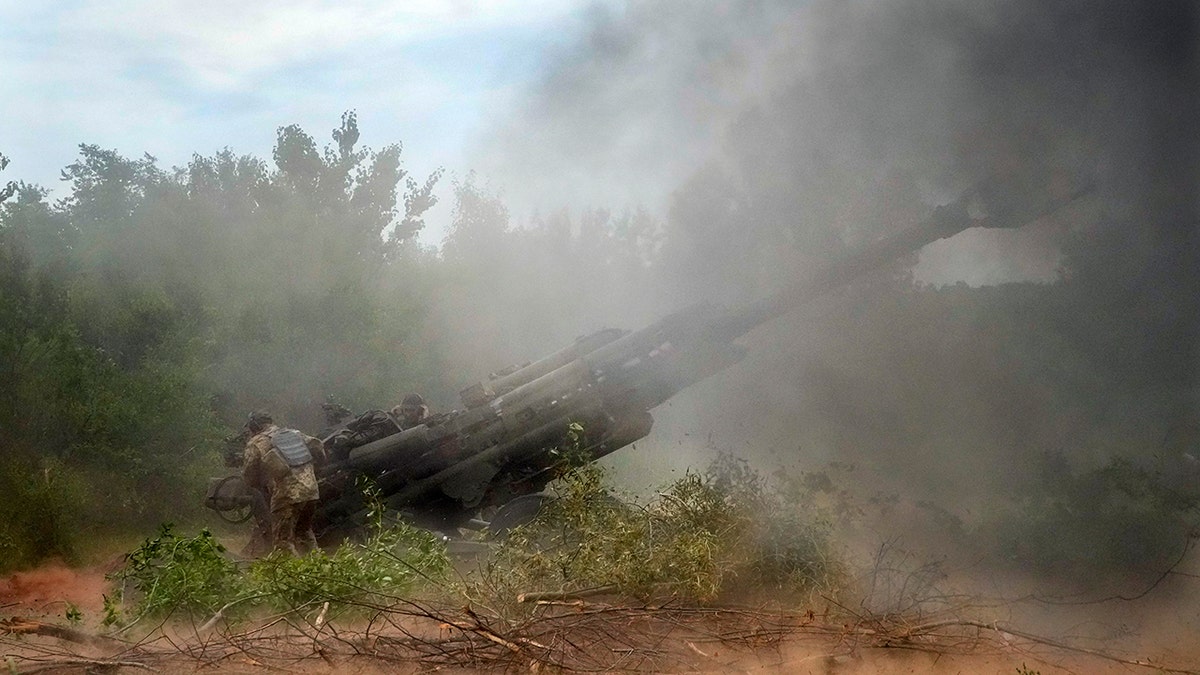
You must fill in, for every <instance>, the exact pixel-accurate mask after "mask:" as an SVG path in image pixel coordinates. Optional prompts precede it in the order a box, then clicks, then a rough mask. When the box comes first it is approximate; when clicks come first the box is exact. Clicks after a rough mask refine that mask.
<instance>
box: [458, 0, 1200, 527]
mask: <svg viewBox="0 0 1200 675" xmlns="http://www.w3.org/2000/svg"><path fill="white" fill-rule="evenodd" d="M1198 29H1200V9H1198V6H1197V5H1196V4H1195V3H1193V2H1185V1H1167V2H1088V1H1083V0H1079V1H1068V2H1057V3H1042V2H1033V1H989V2H985V1H983V0H974V1H967V2H962V1H958V0H954V1H951V0H937V1H933V2H929V1H919V2H918V1H907V2H876V1H869V0H849V1H847V0H823V1H820V0H819V1H816V2H784V1H782V0H775V1H771V0H762V1H759V2H719V1H716V0H713V1H709V2H690V3H675V2H667V1H663V0H646V1H640V2H639V1H632V2H628V3H626V4H625V6H624V7H623V8H622V9H620V10H609V11H602V10H597V12H596V14H595V17H594V22H593V28H592V30H591V32H590V33H589V35H588V38H587V39H586V40H585V41H583V42H582V43H580V44H577V45H575V46H574V48H573V49H569V50H565V51H564V53H562V54H561V55H560V58H559V61H558V63H557V65H556V67H554V68H553V69H552V70H551V72H550V74H549V75H548V77H547V78H546V79H545V81H544V82H543V83H542V85H541V86H540V87H539V88H538V89H537V90H535V91H533V92H531V94H530V96H529V97H527V99H526V100H525V101H524V102H523V105H522V107H521V108H520V109H519V110H517V111H514V115H513V118H512V120H513V121H511V122H510V123H508V124H505V125H501V126H500V128H499V130H498V131H497V133H496V135H495V138H494V139H493V140H492V142H491V143H490V144H489V146H488V147H487V149H486V150H485V151H483V152H482V154H481V157H482V158H483V159H482V160H481V161H482V162H483V165H484V166H485V167H486V166H488V165H489V164H488V160H489V158H496V157H504V174H503V180H504V181H505V184H504V188H505V190H506V194H507V195H508V196H509V197H510V198H511V202H512V204H513V205H514V207H515V208H514V213H517V214H519V213H520V211H521V209H529V208H533V207H535V206H536V207H540V208H542V209H547V208H556V207H559V206H563V203H562V202H563V201H564V200H571V199H574V200H576V201H575V202H574V203H573V204H568V205H573V206H575V207H579V206H580V205H583V204H594V203H597V202H604V201H608V202H609V203H611V202H613V201H617V202H620V201H621V200H627V201H642V202H644V203H646V204H648V205H649V206H651V208H655V209H658V212H659V213H661V214H662V217H663V218H664V220H665V243H664V244H663V246H662V248H661V250H659V252H658V253H659V256H660V257H659V259H658V261H657V263H658V265H657V272H658V274H659V277H658V280H659V284H658V285H657V286H655V287H654V292H655V293H657V296H658V298H659V299H660V301H661V302H662V304H663V305H664V306H677V305H679V304H682V303H685V302H688V301H693V300H697V299H714V298H715V299H721V300H731V301H736V300H739V299H744V298H750V297H757V296H758V295H761V294H762V293H764V292H766V291H767V290H768V289H770V288H775V287H779V286H780V285H782V284H784V283H786V282H787V280H789V279H791V278H793V277H794V276H795V275H797V274H799V273H801V272H803V271H804V270H805V269H806V268H807V267H808V266H809V265H810V264H811V263H812V262H814V261H816V260H821V259H825V258H827V257H829V256H831V255H835V254H836V253H838V252H840V251H842V250H844V249H845V248H847V247H853V246H855V245H857V244H860V243H862V242H863V241H867V240H869V239H871V238H873V237H874V236H877V235H879V234H881V233H883V232H886V231H889V230H892V229H894V228H899V227H903V226H905V225H908V224H910V223H912V222H914V221H916V220H918V219H920V218H922V217H924V216H925V214H927V213H928V212H929V210H930V209H931V208H932V207H933V206H934V205H937V204H941V203H946V202H948V201H951V200H954V199H956V198H958V197H959V196H960V195H963V194H965V193H968V194H971V195H972V196H973V197H974V198H975V207H974V208H975V213H976V214H977V215H984V214H986V215H992V216H1008V215H1011V216H1012V217H1015V218H1022V217H1025V216H1028V217H1030V218H1032V217H1033V214H1034V213H1035V212H1036V208H1035V205H1037V204H1039V203H1043V202H1044V201H1046V200H1047V199H1054V198H1062V197H1065V196H1066V195H1068V194H1071V193H1072V192H1074V191H1075V190H1077V189H1079V188H1080V186H1083V185H1093V186H1094V187H1095V190H1094V192H1093V194H1092V196H1091V197H1089V198H1088V199H1087V200H1086V203H1085V205H1084V207H1081V208H1073V209H1070V210H1066V211H1064V212H1063V213H1060V214H1056V215H1055V216H1053V217H1050V218H1047V219H1043V220H1041V221H1040V222H1038V223H1037V224H1035V225H1033V226H1030V227H1028V228H1025V229H1023V230H1021V231H1017V232H1009V233H996V234H988V235H981V234H979V233H968V234H965V235H963V236H960V237H959V238H957V239H956V240H954V241H952V242H948V243H945V244H943V245H940V246H937V247H930V249H929V250H927V251H926V252H925V253H924V254H923V255H922V258H923V259H922V262H921V265H919V266H918V267H917V268H916V269H917V272H916V274H917V275H918V276H917V281H918V282H920V281H930V280H936V281H938V282H939V283H951V284H952V283H953V282H954V281H955V280H959V279H962V280H969V281H971V282H973V283H979V282H981V281H984V282H987V283H991V284H996V283H1000V282H1022V281H1024V282H1036V284H1027V285H1018V284H1008V285H1006V286H997V287H996V288H993V289H980V290H972V289H969V288H960V289H946V290H944V291H941V292H934V291H932V290H929V289H926V290H925V291H923V292H922V293H921V294H920V295H916V296H914V295H912V291H911V290H906V287H905V286H904V284H903V283H901V284H898V285H897V284H895V283H894V282H892V283H890V284H889V283H883V284H881V285H879V287H877V288H872V287H870V286H868V287H867V288H858V289H854V290H851V291H850V292H848V293H845V294H843V295H842V297H838V298H833V299H830V300H829V301H826V302H822V303H819V304H818V305H817V306H815V307H812V308H810V309H808V310H806V311H804V312H802V313H800V314H796V315H794V316H793V317H791V318H790V319H788V320H785V321H781V322H778V323H777V324H776V325H774V326H771V327H768V328H766V329H763V330H761V331H759V333H758V334H757V335H753V336H751V338H750V342H751V343H752V344H751V346H752V347H753V348H755V349H752V356H751V359H750V360H749V361H748V362H747V363H745V364H744V365H743V366H742V367H739V368H738V369H736V370H734V371H731V372H729V373H726V374H724V375H722V376H720V377H719V378H716V379H714V380H711V381H709V382H707V383H704V384H703V385H701V386H699V387H697V388H695V389H693V390H691V391H689V392H685V393H684V394H683V395H681V396H680V397H677V399H675V400H674V401H673V402H672V403H671V404H670V406H669V407H667V408H666V409H664V410H660V411H658V413H657V417H658V418H659V425H658V429H659V431H658V433H657V434H656V435H655V437H653V439H652V441H651V443H648V444H647V446H648V447H642V446H639V448H640V449H639V451H637V452H626V453H625V455H624V459H623V460H622V461H625V462H627V463H628V464H629V465H630V466H632V467H636V468H637V470H638V471H643V470H646V469H648V468H649V467H650V466H652V465H656V464H662V463H666V464H669V465H673V466H676V467H678V466H681V465H685V464H687V463H689V462H691V461H695V459H696V458H697V457H702V456H704V455H705V454H706V453H708V452H710V451H711V450H712V449H714V448H715V449H722V448H726V449H733V450H735V451H736V452H738V453H744V454H746V455H750V456H756V455H757V456H760V458H761V455H762V454H763V453H764V449H771V450H772V451H773V452H774V453H776V454H777V455H782V456H783V457H784V460H783V461H785V462H787V461H793V460H797V459H798V460H799V461H800V462H802V465H805V466H811V465H813V464H814V463H820V462H822V461H825V460H828V459H858V460H865V461H866V462H868V463H871V464H873V465H876V466H879V467H880V468H882V469H883V470H886V471H891V472H893V475H895V476H898V477H900V478H902V479H903V480H904V481H905V482H906V485H907V486H908V487H909V488H910V489H911V490H912V492H914V493H916V494H918V495H922V496H934V497H939V498H942V499H945V500H948V502H949V503H951V504H952V505H954V504H962V503H965V502H963V501H962V500H968V499H972V498H974V499H978V498H979V490H978V488H979V486H980V485H981V484H991V485H994V486H997V487H1001V488H1003V489H1007V488H1009V487H1013V486H1016V485H1023V484H1026V483H1027V482H1028V481H1034V480H1035V479H1034V478H1032V477H1031V476H1032V475H1033V474H1036V473H1037V472H1038V471H1040V470H1041V469H1039V468H1038V467H1039V466H1041V467H1044V466H1045V465H1044V463H1043V464H1039V460H1038V458H1039V457H1041V456H1043V455H1045V454H1047V453H1051V454H1053V453H1062V454H1063V455H1064V456H1065V457H1066V459H1067V461H1068V462H1069V465H1070V466H1073V467H1076V468H1077V469H1079V470H1086V469H1087V468H1089V467H1094V466H1099V465H1102V464H1104V462H1106V461H1108V460H1110V459H1111V458H1113V457H1117V456H1132V457H1134V458H1135V459H1136V460H1138V461H1143V462H1149V461H1150V460H1151V459H1152V458H1153V457H1155V456H1156V453H1157V454H1161V453H1162V452H1163V451H1164V450H1165V449H1168V448H1164V445H1163V443H1162V439H1163V438H1164V437H1169V438H1176V439H1178V438H1182V439H1184V440H1180V441H1172V443H1171V444H1170V445H1171V448H1169V450H1171V451H1172V452H1175V451H1179V452H1182V451H1184V450H1188V449H1191V450H1193V451H1195V450H1196V449H1197V448H1198V447H1200V435H1195V434H1194V435H1193V436H1195V437H1194V438H1190V437H1188V436H1187V434H1181V433H1179V432H1178V430H1179V429H1188V428H1195V426H1196V425H1195V422H1196V419H1197V418H1198V417H1200V398H1198V397H1197V387H1196V375H1197V367H1198V366H1200V359H1198V356H1197V352H1196V345H1197V344H1198V342H1200V314H1198V312H1200V305H1198V304H1197V302H1196V298H1197V297H1200V243H1198V237H1197V209H1196V206H1197V204H1196V197H1195V195H1196V192H1197V187H1198V186H1200V180H1198V174H1197V167H1196V158H1197V155H1198V153H1197V139H1198V138H1200V134H1197V129H1196V122H1197V120H1200V115H1198V113H1200V106H1198V104H1197V93H1198V92H1200V87H1197V84H1198V82H1197V79H1198V78H1197V77H1196V75H1197V66H1198V64H1197V49H1198V47H1197V45H1200V40H1198V39H1197V38H1198V37H1200V30H1198ZM906 262H907V263H909V264H911V263H914V262H916V260H915V258H914V259H913V260H909V261H906ZM981 266H986V269H981ZM895 272H896V275H898V276H899V277H900V278H903V277H904V276H905V275H906V274H907V272H906V271H905V270H904V269H903V268H900V269H897V270H895ZM884 281H885V282H887V281H888V280H884ZM953 332H957V333H960V334H961V336H960V337H958V338H954V337H953V336H952V335H951V333H953ZM955 340H957V341H955ZM685 433H687V434H691V436H690V439H691V440H688V441H682V442H681V441H680V439H681V438H682V437H683V435H684V434H685ZM655 439H656V440H655ZM668 439H669V440H668ZM655 443H657V444H658V445H657V446H655ZM702 446H707V448H706V447H702ZM655 453H658V456H659V457H669V458H670V459H667V460H662V459H654V458H653V457H654V455H655ZM681 453H682V454H681ZM1014 481H1017V482H1016V483H1014ZM960 513H961V511H960Z"/></svg>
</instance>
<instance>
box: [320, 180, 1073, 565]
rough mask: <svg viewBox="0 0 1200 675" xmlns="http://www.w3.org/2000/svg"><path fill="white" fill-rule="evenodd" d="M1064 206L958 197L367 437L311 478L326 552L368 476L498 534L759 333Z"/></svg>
mask: <svg viewBox="0 0 1200 675" xmlns="http://www.w3.org/2000/svg"><path fill="white" fill-rule="evenodd" d="M1077 195H1078V193H1077ZM1077 195H1072V196H1071V197H1070V198H1069V199H1070V200H1073V199H1074V198H1075V196H1077ZM1062 203H1064V200H1059V201H1057V202H1055V203H1051V204H1041V205H1039V208H1038V209H1037V210H1036V211H1035V212H1033V213H1028V212H1027V213H1026V214H1025V215H1026V217H1021V218H1019V220H1018V217H1016V216H1015V215H1014V216H1009V217H1007V218H1005V219H1004V220H1003V221H1000V220H999V219H997V218H995V217H992V218H987V217H984V218H974V219H973V218H972V217H970V215H969V214H968V210H967V198H963V199H961V200H959V201H958V202H955V203H953V204H950V205H947V206H942V207H939V208H937V209H936V210H935V211H934V212H933V214H932V215H931V217H930V218H928V219H927V220H926V221H925V222H923V223H921V224H920V225H918V226H916V227H913V228H910V229H907V230H904V231H901V232H898V233H895V234H893V235H891V236H889V237H886V238H884V239H882V240H880V241H878V242H876V243H875V244H873V245H870V246H867V247H865V248H863V249H861V250H859V251H857V252H854V253H852V254H849V255H846V256H843V257H841V258H840V259H838V260H835V261H833V262H831V263H830V264H827V265H823V266H820V267H819V268H817V269H814V270H813V271H811V273H810V274H808V275H807V276H806V277H805V278H804V279H803V280H801V281H799V282H797V283H796V284H793V285H792V286H790V287H788V288H786V289H785V290H783V291H781V292H778V293H776V294H774V295H771V296H769V297H767V298H764V299H762V300H760V301H758V302H755V303H751V304H748V305H745V306H742V307H738V308H733V309H726V308H722V307H719V306H715V305H712V304H699V305H695V306H692V307H689V308H687V309H684V310H682V311H679V312H676V313H674V314H671V315H668V316H666V317H664V318H662V319H660V320H658V321H656V322H655V323H652V324H651V325H649V326H647V327H645V328H642V329H641V330H638V331H633V332H630V331H626V330H618V329H604V330H601V331H598V332H596V333H593V334H591V335H587V336H585V337H581V338H579V339H577V340H576V341H575V342H574V343H573V344H571V345H569V346H567V347H565V348H564V349H562V350H560V351H558V352H555V353H553V354H551V355H549V356H546V357H544V358H542V359H540V360H538V361H535V362H532V363H529V364H526V365H524V366H522V367H518V368H514V369H510V370H509V371H507V372H505V373H503V374H500V375H497V376H493V377H492V378H491V379H490V380H488V381H486V382H481V383H478V384H475V385H473V386H471V387H468V388H466V389H464V390H463V391H462V393H461V398H462V402H463V408H462V409H461V410H455V411H452V412H449V413H445V414H441V415H437V416H435V417H433V418H431V419H429V420H426V421H425V422H424V423H423V424H420V425H418V426H415V427H413V428H410V429H404V430H400V428H399V426H395V427H386V426H385V427H376V428H377V429H378V428H382V429H384V431H383V432H381V433H379V434H377V437H376V438H375V439H374V440H370V441H369V442H366V443H364V444H362V445H359V446H357V447H352V448H345V447H342V448H340V451H339V452H335V453H334V457H335V458H334V460H333V461H331V462H330V463H329V464H327V465H326V466H324V467H321V468H320V469H319V470H318V475H319V476H320V486H321V501H320V504H319V506H318V509H317V523H318V529H319V536H320V537H321V539H322V543H333V542H336V541H339V540H340V539H341V537H343V536H345V535H348V534H351V533H353V532H354V530H355V529H356V528H358V527H359V526H360V524H361V522H362V514H363V513H364V510H365V503H364V497H363V494H362V490H361V489H360V488H359V487H358V485H359V481H358V480H357V479H358V478H359V477H364V476H365V477H367V478H369V479H370V482H371V483H372V484H373V485H374V490H375V494H377V495H378V496H379V498H380V499H381V500H382V502H383V503H384V505H385V506H386V507H387V508H389V509H393V510H395V511H397V512H400V513H402V514H405V515H406V516H407V517H408V518H409V519H410V520H412V521H414V522H416V523H417V524H419V525H422V526H424V527H428V528H431V529H436V530H440V531H443V532H447V531H451V530H453V529H454V528H456V527H460V526H462V525H464V524H466V523H468V522H469V521H472V519H474V518H476V516H477V515H479V514H480V512H481V511H483V510H485V509H487V508H488V507H499V510H498V511H497V512H495V514H494V515H493V517H492V524H493V526H495V525H497V524H498V523H499V524H502V525H503V526H505V527H506V526H508V525H511V524H512V523H513V522H515V521H516V520H519V519H520V518H521V517H522V516H525V515H528V513H529V511H530V507H531V506H532V507H536V505H537V503H538V495H540V494H541V492H542V490H544V489H545V488H546V486H547V484H548V483H549V482H550V481H551V480H552V479H554V478H555V477H556V475H557V471H558V470H559V468H560V467H561V466H562V463H563V460H564V455H565V454H571V455H572V457H573V459H574V460H575V461H584V462H586V461H594V460H596V459H599V458H601V457H603V456H605V455H608V454H609V453H611V452H613V451H615V450H617V449H619V448H622V447H625V446H627V445H630V444H632V443H634V442H636V441H637V440H639V439H641V438H644V437H645V436H646V435H647V434H648V433H649V432H650V429H651V426H652V425H653V418H652V417H651V415H650V411H651V410H652V409H653V408H655V407H656V406H658V405H659V404H661V403H663V402H664V401H666V400H667V399H669V398H671V397H672V396H673V395H675V394H676V393H677V392H679V391H680V390H682V389H684V388H685V387H687V386H689V385H691V384H693V383H695V382H697V381H699V380H702V379H704V378H706V377H709V376H711V375H713V374H714V373H716V372H718V371H720V370H722V369H724V368H727V367H729V366H730V365H732V364H734V363H736V362H738V361H739V360H740V359H741V358H742V356H743V354H744V350H743V348H742V347H740V346H739V345H737V344H735V343H734V340H735V339H737V338H738V337H740V336H742V335H744V334H745V333H747V332H748V331H750V330H751V329H753V328H754V327H756V326H758V325H760V324H762V323H764V322H766V321H769V320H770V319H772V318H774V317H777V316H779V315H781V314H783V313H785V312H787V311H789V310H790V309H792V308H793V307H796V306H797V305H799V304H800V303H801V302H803V301H805V300H807V299H810V298H813V297H815V296H819V295H820V294H822V293H824V292H826V291H829V290H831V289H834V288H837V287H839V286H842V285H844V284H846V283H848V282H849V281H851V280H853V279H854V278H856V277H858V276H861V275H863V274H865V273H867V272H869V271H871V270H874V269H877V268H879V267H881V266H883V265H885V264H887V263H888V262H890V261H893V260H895V259H897V258H899V257H901V256H903V255H905V254H907V253H911V252H913V251H917V250H919V249H920V248H922V247H923V246H925V245H926V244H928V243H930V242H933V241H935V240H938V239H942V238H945V237H949V236H952V235H954V234H957V233H958V232H961V231H962V230H965V229H967V228H969V227H974V226H983V227H1014V226H1019V225H1020V224H1022V223H1024V222H1028V221H1029V220H1032V219H1033V218H1032V216H1034V215H1038V214H1040V213H1045V212H1048V211H1050V210H1053V209H1056V208H1058V206H1060V205H1061V204H1062ZM1009 213H1012V210H1009ZM375 414H376V415H380V414H383V413H381V412H379V411H376V413H375ZM335 436H336V434H335ZM330 440H331V441H335V440H337V439H336V438H334V437H331V438H330ZM334 445H336V443H335V444H334ZM568 449H570V453H567V452H566V451H567V450H568Z"/></svg>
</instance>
